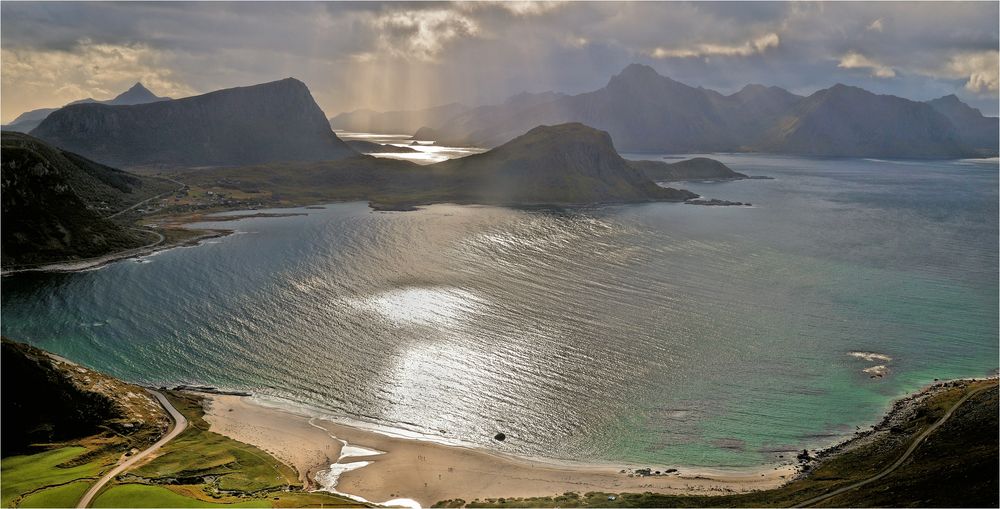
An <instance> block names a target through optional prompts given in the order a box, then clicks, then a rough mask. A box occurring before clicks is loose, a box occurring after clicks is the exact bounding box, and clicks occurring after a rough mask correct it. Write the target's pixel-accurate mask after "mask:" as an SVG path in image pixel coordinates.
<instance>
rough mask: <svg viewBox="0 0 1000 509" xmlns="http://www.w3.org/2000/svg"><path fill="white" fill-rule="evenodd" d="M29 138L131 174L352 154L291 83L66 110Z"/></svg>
mask: <svg viewBox="0 0 1000 509" xmlns="http://www.w3.org/2000/svg"><path fill="white" fill-rule="evenodd" d="M31 134H32V135H33V136H36V137H38V138H41V139H43V140H46V141H48V142H50V143H52V144H55V145H58V146H60V147H62V148H64V149H66V150H70V151H73V152H76V153H79V154H81V155H83V156H85V157H89V158H91V159H94V160H97V161H101V162H103V163H105V164H110V165H114V166H120V167H129V168H131V167H193V166H230V165H245V164H257V163H264V162H271V161H315V160H328V159H339V158H343V157H348V156H351V155H354V153H355V152H354V151H353V150H351V149H350V148H349V147H348V146H347V145H346V144H345V143H344V142H343V141H341V140H340V139H339V138H337V136H336V135H335V134H334V133H333V132H332V131H331V130H330V125H329V123H328V122H327V120H326V117H325V116H324V115H323V111H322V110H321V109H320V108H319V106H318V105H317V104H316V102H315V101H314V100H313V98H312V95H311V94H310V93H309V89H308V88H306V86H305V84H304V83H302V82H301V81H298V80H295V79H292V78H287V79H284V80H280V81H274V82H271V83H264V84H261V85H254V86H249V87H239V88H231V89H226V90H219V91H216V92H211V93H208V94H204V95H199V96H194V97H187V98H184V99H176V100H172V101H161V102H155V103H148V104H139V105H133V106H108V105H103V104H77V105H73V106H67V107H65V108H62V109H60V110H59V111H56V112H54V113H52V114H51V115H49V117H48V118H46V119H45V120H44V121H43V122H42V123H41V125H39V126H38V127H37V128H36V129H35V130H34V131H32V132H31Z"/></svg>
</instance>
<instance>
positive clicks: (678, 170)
mask: <svg viewBox="0 0 1000 509" xmlns="http://www.w3.org/2000/svg"><path fill="white" fill-rule="evenodd" d="M629 164H630V165H631V166H632V167H633V168H635V169H637V170H639V171H641V172H643V173H644V174H645V175H646V176H647V177H649V178H651V179H653V180H655V181H657V182H671V181H681V180H741V179H747V178H750V177H748V176H746V175H744V174H742V173H737V172H735V171H733V170H732V169H731V168H730V167H728V166H726V165H725V164H722V163H721V162H719V161H716V160H715V159H709V158H707V157H695V158H692V159H686V160H684V161H678V162H676V163H665V162H662V161H629Z"/></svg>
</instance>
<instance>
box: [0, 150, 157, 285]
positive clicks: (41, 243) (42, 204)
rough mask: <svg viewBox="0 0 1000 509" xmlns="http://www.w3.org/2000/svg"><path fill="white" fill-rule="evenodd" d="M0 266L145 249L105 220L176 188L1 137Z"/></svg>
mask: <svg viewBox="0 0 1000 509" xmlns="http://www.w3.org/2000/svg"><path fill="white" fill-rule="evenodd" d="M0 143H2V149H0V150H2V154H0V158H2V166H0V178H2V203H3V205H2V207H3V209H2V214H3V219H2V220H3V235H2V237H3V238H2V247H0V260H2V263H3V265H4V268H17V267H19V266H23V265H31V264H37V263H46V262H55V261H64V260H72V259H79V258H89V257H94V256H100V255H103V254H107V253H110V252H114V251H118V250H123V249H130V248H134V247H139V246H142V245H145V244H148V243H150V242H151V240H153V239H151V238H150V235H149V234H146V233H143V232H140V231H135V230H132V229H130V228H127V227H125V226H123V225H121V224H118V223H116V222H114V221H112V220H110V219H107V217H108V216H110V215H112V214H114V213H116V212H119V211H121V210H124V209H126V208H128V207H130V206H132V205H134V204H136V203H138V202H140V201H142V200H145V199H147V198H151V197H153V196H156V195H158V194H161V193H165V192H169V191H171V190H172V189H174V188H176V187H177V186H176V185H175V184H173V183H170V182H167V181H164V180H161V179H158V178H152V177H140V176H137V175H133V174H130V173H126V172H123V171H120V170H116V169H114V168H109V167H107V166H104V165H102V164H99V163H95V162H94V161H90V160H88V159H86V158H83V157H80V156H78V155H76V154H73V153H70V152H65V151H63V150H60V149H58V148H56V147H53V146H51V145H49V144H47V143H45V142H43V141H41V140H38V139H36V138H33V137H31V136H28V135H26V134H21V133H13V132H7V131H5V132H3V134H2V137H0Z"/></svg>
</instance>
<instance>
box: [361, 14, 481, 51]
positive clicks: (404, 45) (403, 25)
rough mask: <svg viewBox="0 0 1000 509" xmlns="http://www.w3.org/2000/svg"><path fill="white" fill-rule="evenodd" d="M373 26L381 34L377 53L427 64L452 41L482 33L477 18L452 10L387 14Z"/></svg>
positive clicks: (377, 19)
mask: <svg viewBox="0 0 1000 509" xmlns="http://www.w3.org/2000/svg"><path fill="white" fill-rule="evenodd" d="M370 23H371V25H372V27H373V28H374V29H375V30H376V32H377V33H378V46H377V47H376V48H375V52H380V53H382V54H386V55H391V56H397V57H402V58H416V59H419V60H424V61H435V60H437V57H438V55H439V54H440V53H441V51H442V50H443V49H444V48H445V45H447V44H448V43H450V42H451V41H453V40H455V39H459V38H463V37H474V36H476V35H477V34H478V33H479V32H480V29H479V25H478V23H476V21H475V20H474V19H472V18H471V17H468V16H466V15H464V14H462V13H460V12H458V11H455V10H451V9H435V10H407V11H388V12H384V13H381V14H379V15H378V16H376V17H375V18H374V19H373V20H371V22H370ZM361 55H363V58H371V57H372V56H373V55H372V54H371V53H362V54H361Z"/></svg>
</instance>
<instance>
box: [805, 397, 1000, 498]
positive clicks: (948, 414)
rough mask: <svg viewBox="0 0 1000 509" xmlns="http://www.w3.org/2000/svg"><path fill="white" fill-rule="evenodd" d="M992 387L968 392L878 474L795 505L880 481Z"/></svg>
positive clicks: (833, 495)
mask: <svg viewBox="0 0 1000 509" xmlns="http://www.w3.org/2000/svg"><path fill="white" fill-rule="evenodd" d="M992 388H993V385H992V384H991V385H987V386H986V387H981V388H979V389H976V390H974V391H972V392H970V393H968V394H966V395H965V396H963V397H962V399H960V400H958V402H957V403H955V404H954V405H953V406H952V407H951V408H949V409H948V411H947V412H945V414H944V415H942V416H941V418H940V419H938V420H937V422H935V423H934V424H933V425H931V427H929V428H927V429H925V430H924V432H923V433H921V434H919V435H917V438H916V439H914V440H913V443H911V444H910V447H908V448H907V449H906V452H904V453H903V455H902V456H900V457H899V459H897V460H896V461H895V463H893V464H892V465H889V466H888V467H886V469H885V470H883V471H881V472H879V473H877V474H875V475H873V476H871V477H869V478H868V479H865V480H863V481H858V482H856V483H854V484H851V485H848V486H844V487H843V488H837V489H835V490H833V491H831V492H830V493H827V494H825V495H820V496H818V497H813V498H810V499H809V500H806V501H805V502H801V503H799V504H797V505H795V506H794V507H809V506H811V505H815V504H818V503H820V502H822V501H824V500H827V499H829V498H832V497H835V496H837V495H840V494H841V493H846V492H848V491H851V490H853V489H857V488H860V487H862V486H865V485H868V484H871V483H873V482H875V481H878V480H879V479H881V478H883V477H885V476H887V475H889V474H891V473H893V472H894V471H895V470H896V469H897V468H899V467H900V465H902V464H903V463H904V462H905V461H906V460H907V459H909V458H910V455H912V454H913V451H915V450H917V447H918V446H919V445H920V444H921V442H923V441H924V439H925V438H927V437H928V436H930V434H931V433H934V431H935V430H936V429H938V428H939V427H940V426H941V425H942V424H944V422H945V421H947V420H948V419H949V418H950V417H951V415H952V414H953V413H955V410H958V407H960V406H962V404H963V403H965V402H966V401H968V400H969V398H971V397H973V396H975V395H976V394H979V393H980V392H983V391H985V390H987V389H992Z"/></svg>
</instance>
